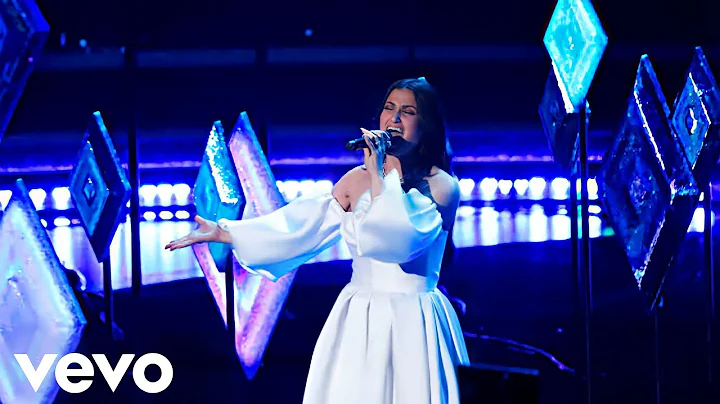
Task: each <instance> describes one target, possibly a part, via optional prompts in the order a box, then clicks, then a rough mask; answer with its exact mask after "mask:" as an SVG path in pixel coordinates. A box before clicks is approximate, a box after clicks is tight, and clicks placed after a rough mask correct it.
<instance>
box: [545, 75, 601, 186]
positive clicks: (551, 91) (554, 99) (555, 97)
mask: <svg viewBox="0 0 720 404" xmlns="http://www.w3.org/2000/svg"><path fill="white" fill-rule="evenodd" d="M560 88H561V84H560V82H559V81H558V78H557V76H556V74H555V69H552V70H550V73H549V74H548V77H547V80H546V81H545V91H544V92H543V96H542V100H541V101H540V107H539V108H538V113H539V114H540V120H541V122H542V126H543V131H544V132H545V136H546V137H547V139H548V143H549V145H550V149H551V150H552V153H553V158H554V160H555V162H556V163H557V164H558V165H559V166H560V168H561V169H562V170H563V172H564V173H566V174H567V175H568V176H570V175H572V174H575V173H576V171H577V167H578V165H577V164H576V162H577V160H578V152H579V150H580V132H579V124H580V114H579V113H577V112H576V111H575V108H573V107H572V105H569V104H566V103H565V101H564V98H563V95H562V91H561V90H560ZM585 108H586V111H587V113H586V118H587V119H588V120H589V117H590V104H589V103H588V102H587V101H586V103H585Z"/></svg>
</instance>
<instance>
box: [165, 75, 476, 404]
mask: <svg viewBox="0 0 720 404" xmlns="http://www.w3.org/2000/svg"><path fill="white" fill-rule="evenodd" d="M379 126H380V128H379V130H377V131H367V130H364V129H363V130H362V133H363V137H364V138H365V142H366V143H367V145H368V148H366V149H364V153H365V164H364V166H362V167H357V168H354V169H352V170H350V171H349V172H348V173H346V174H345V175H344V176H343V177H342V178H341V179H340V180H339V181H338V182H337V184H335V186H334V188H333V191H332V194H327V195H322V196H314V197H303V196H301V197H299V198H298V199H296V200H294V201H293V202H291V203H289V204H288V205H286V206H284V207H282V208H280V209H278V210H276V211H275V212H273V213H270V214H268V215H266V216H262V217H259V218H253V219H250V220H237V221H232V220H224V219H222V220H220V221H219V222H218V223H215V222H211V221H208V220H205V219H203V218H201V217H197V218H196V221H197V222H198V223H199V225H200V226H199V228H198V229H197V230H194V231H193V232H191V233H190V234H189V235H187V236H185V237H183V238H180V239H178V240H175V241H173V242H171V243H170V244H168V245H167V247H166V248H168V249H171V250H175V249H178V248H184V247H187V246H190V245H192V244H194V243H200V242H209V241H214V242H224V243H229V244H232V246H233V251H234V254H235V256H236V258H237V260H238V262H239V263H240V264H241V265H243V266H244V267H245V268H246V269H247V270H248V271H250V272H252V273H256V274H260V275H262V276H265V277H267V278H269V279H271V280H277V279H278V278H280V277H282V276H283V275H285V274H287V273H288V272H290V271H292V270H293V269H294V268H296V267H297V266H298V265H301V264H303V263H304V262H306V261H307V260H309V259H310V258H312V257H314V256H315V255H317V254H318V253H320V252H321V251H323V250H324V249H326V248H328V247H330V246H331V245H333V244H334V243H336V242H337V241H339V240H340V238H341V237H342V238H343V239H344V240H345V242H346V244H347V245H348V247H349V249H350V252H351V254H352V258H353V263H352V268H353V275H352V279H351V281H350V283H349V284H348V285H347V286H346V287H345V288H344V289H343V291H342V292H341V293H340V296H339V297H338V299H337V301H336V302H335V305H334V307H333V309H332V311H331V312H330V315H329V317H328V319H327V321H326V323H325V326H324V327H323V330H322V332H321V333H320V337H319V338H318V341H317V344H316V346H315V350H314V352H313V358H312V363H311V365H310V371H309V375H308V379H307V385H306V388H305V397H304V400H303V402H304V403H305V404H345V403H357V404H361V403H362V404H366V403H372V404H445V403H460V393H459V391H458V383H457V379H456V373H455V367H456V366H457V365H459V364H469V359H468V354H467V349H466V347H465V342H464V340H463V334H462V330H461V328H460V324H459V322H458V318H457V315H456V313H455V311H454V309H453V307H452V306H451V304H450V302H449V301H448V299H447V298H446V297H445V296H444V295H443V294H442V293H441V292H440V291H439V290H438V289H437V283H438V279H439V276H440V268H441V265H442V262H443V256H444V255H445V250H446V245H451V241H450V237H451V231H452V228H453V224H454V221H455V212H456V210H457V207H458V204H459V200H460V191H459V187H458V182H457V180H456V178H455V177H453V176H452V175H450V174H449V172H450V161H449V160H450V159H449V156H448V152H447V149H446V134H445V125H444V120H443V116H442V114H441V112H440V106H439V102H438V99H437V94H436V92H435V90H434V89H433V88H432V87H431V86H430V85H429V84H428V82H427V81H425V80H424V79H406V80H400V81H398V82H396V83H394V84H393V85H392V86H391V87H390V89H389V90H388V92H387V94H386V96H385V99H384V102H383V109H382V112H381V113H380V118H379ZM269 245H272V246H273V247H272V248H268V247H267V246H269ZM449 250H451V249H449ZM446 258H447V257H446Z"/></svg>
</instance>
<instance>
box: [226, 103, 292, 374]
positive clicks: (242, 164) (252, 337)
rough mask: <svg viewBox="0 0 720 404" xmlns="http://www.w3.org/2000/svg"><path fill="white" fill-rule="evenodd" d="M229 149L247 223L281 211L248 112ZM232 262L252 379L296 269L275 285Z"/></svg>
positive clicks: (244, 359)
mask: <svg viewBox="0 0 720 404" xmlns="http://www.w3.org/2000/svg"><path fill="white" fill-rule="evenodd" d="M229 148H230V153H231V155H232V158H233V160H234V162H235V167H236V168H237V172H238V176H239V177H240V184H241V185H242V190H243V193H244V194H245V198H246V199H247V207H246V209H245V212H244V214H243V219H248V218H252V217H256V216H263V215H267V214H269V213H271V212H273V211H275V210H277V209H279V208H281V207H283V206H284V205H285V200H284V198H283V196H282V194H281V193H280V190H279V189H278V187H277V183H276V181H275V176H274V175H273V172H272V170H271V168H270V164H269V163H268V160H267V157H266V156H265V153H264V152H263V150H262V148H261V147H260V143H259V142H258V139H257V135H256V134H255V130H254V129H253V127H252V124H251V123H250V118H249V116H248V114H247V113H246V112H242V113H241V114H240V116H239V117H238V119H237V122H236V123H235V127H234V130H233V134H232V137H231V138H230V144H229ZM268 248H270V246H268ZM233 264H234V278H235V293H236V295H237V296H238V299H237V304H236V307H235V310H236V319H237V320H236V326H235V327H236V330H237V333H236V336H235V349H236V352H237V354H238V357H239V358H240V364H241V365H242V367H243V370H244V371H245V374H246V375H247V377H248V378H249V379H252V378H253V377H254V376H255V374H256V372H257V370H258V368H259V366H260V364H261V362H262V358H263V355H264V353H265V349H266V348H267V345H268V342H269V341H270V338H271V336H272V332H273V330H274V329H275V325H276V324H277V320H278V317H279V316H280V313H281V311H282V308H283V305H284V304H285V300H286V299H287V295H288V293H289V292H290V288H291V287H292V283H293V281H294V279H295V274H296V271H292V272H290V273H289V274H288V275H286V276H284V277H282V278H280V279H278V280H277V281H276V282H272V281H270V280H269V279H266V278H264V277H262V276H260V275H253V274H250V273H248V272H247V271H246V270H245V269H243V268H242V266H240V264H239V263H238V262H237V261H236V260H234V261H233Z"/></svg>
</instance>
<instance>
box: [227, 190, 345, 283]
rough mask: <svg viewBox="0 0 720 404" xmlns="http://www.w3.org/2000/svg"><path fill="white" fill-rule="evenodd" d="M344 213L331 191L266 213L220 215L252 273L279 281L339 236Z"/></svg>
mask: <svg viewBox="0 0 720 404" xmlns="http://www.w3.org/2000/svg"><path fill="white" fill-rule="evenodd" d="M344 213H345V211H344V210H343V208H342V207H341V206H340V204H339V203H338V202H337V201H336V200H335V198H334V197H333V196H332V195H331V194H323V195H321V196H314V197H300V198H298V199H296V200H294V201H292V202H291V203H289V204H287V205H285V206H283V207H282V208H280V209H278V210H276V211H274V212H272V213H270V214H267V215H265V216H260V217H255V218H252V219H246V220H226V219H221V220H219V221H218V225H219V226H220V227H221V228H222V229H224V230H226V231H228V232H229V233H230V238H231V240H232V246H233V253H234V254H235V257H236V258H237V260H238V262H239V263H240V265H242V266H243V267H244V268H245V269H247V270H248V271H249V272H251V273H256V274H260V275H263V276H265V277H266V278H269V279H271V280H272V281H276V280H278V279H279V278H281V277H282V276H283V275H285V274H287V273H289V272H290V271H292V270H293V269H295V268H297V267H298V266H300V265H302V264H304V263H305V262H307V261H308V260H310V259H311V258H313V257H314V256H316V255H317V254H319V253H321V252H322V251H323V250H325V249H326V248H328V247H330V246H332V245H333V244H335V243H336V242H337V241H339V240H340V224H341V222H342V215H343V214H344Z"/></svg>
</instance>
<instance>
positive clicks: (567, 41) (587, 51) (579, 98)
mask: <svg viewBox="0 0 720 404" xmlns="http://www.w3.org/2000/svg"><path fill="white" fill-rule="evenodd" d="M543 42H544V44H545V48H546V49H547V51H548V53H549V54H550V58H551V59H552V62H553V68H554V69H555V74H556V76H557V77H558V79H559V82H560V91H561V93H562V95H563V98H564V101H565V103H566V104H567V105H568V106H572V111H577V110H579V108H580V107H581V106H582V105H583V103H584V100H585V97H586V96H587V92H588V89H589V88H590V83H591V82H592V80H593V78H594V77H595V72H596V71H597V67H598V65H599V64H600V59H602V55H603V53H604V52H605V47H606V46H607V43H608V38H607V35H606V34H605V31H604V30H603V27H602V24H601V23H600V19H599V18H598V16H597V14H596V13H595V9H594V8H593V5H592V3H591V2H590V0H559V1H558V2H557V5H556V6H555V11H554V12H553V15H552V17H551V18H550V23H549V24H548V27H547V30H546V31H545V38H544V39H543ZM568 110H570V109H569V108H568Z"/></svg>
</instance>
